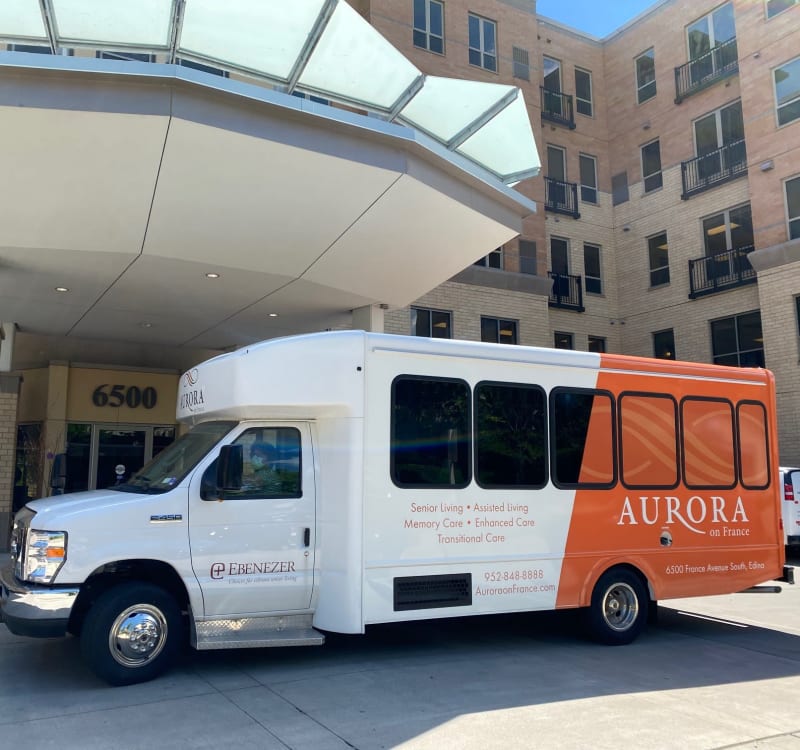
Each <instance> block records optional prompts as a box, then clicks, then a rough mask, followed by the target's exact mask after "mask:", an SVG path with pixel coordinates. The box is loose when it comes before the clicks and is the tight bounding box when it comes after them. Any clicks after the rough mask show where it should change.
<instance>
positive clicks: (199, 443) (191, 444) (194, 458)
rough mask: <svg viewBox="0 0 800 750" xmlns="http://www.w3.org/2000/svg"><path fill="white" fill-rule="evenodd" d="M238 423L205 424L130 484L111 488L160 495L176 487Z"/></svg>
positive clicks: (185, 436)
mask: <svg viewBox="0 0 800 750" xmlns="http://www.w3.org/2000/svg"><path fill="white" fill-rule="evenodd" d="M235 425H236V422H204V423H203V424H199V425H197V426H196V427H194V428H193V429H192V430H190V431H189V432H187V433H186V434H185V435H181V437H179V438H178V439H177V440H176V441H175V442H174V443H172V445H169V446H167V447H166V448H165V449H164V450H163V451H161V453H159V454H158V455H157V456H155V457H154V458H153V460H152V461H150V462H149V463H148V464H145V466H143V467H142V468H141V469H140V470H139V471H137V472H136V473H135V474H134V475H133V476H132V477H131V478H130V480H128V481H127V482H125V483H124V484H118V485H116V486H115V487H110V488H109V489H113V490H117V491H119V492H140V493H144V494H148V495H158V494H161V493H162V492H168V491H169V490H171V489H172V488H173V487H175V486H176V485H177V484H178V483H179V482H180V481H181V480H182V479H183V478H184V477H185V476H186V475H187V474H188V473H189V472H190V471H191V470H192V469H193V468H194V467H195V466H197V463H198V462H199V461H200V459H202V458H203V456H205V455H207V454H208V452H209V451H210V450H211V448H212V447H213V446H214V445H216V444H217V443H218V442H219V441H220V440H222V438H223V437H225V435H227V434H228V433H229V432H230V431H231V430H232V429H233V427H234V426H235Z"/></svg>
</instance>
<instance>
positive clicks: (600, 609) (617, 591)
mask: <svg viewBox="0 0 800 750" xmlns="http://www.w3.org/2000/svg"><path fill="white" fill-rule="evenodd" d="M648 604H649V602H648V597H647V591H646V589H645V586H644V584H643V583H642V580H641V579H640V578H639V576H638V575H636V573H634V572H633V571H631V570H627V569H625V568H612V569H611V570H608V571H606V572H605V573H603V575H602V576H600V580H599V581H598V582H597V585H596V586H595V587H594V591H593V592H592V603H591V604H590V605H589V608H588V610H587V612H586V624H587V628H588V631H589V635H590V636H591V637H592V638H593V639H594V640H596V641H598V642H600V643H605V644H608V645H610V646H622V645H625V644H626V643H631V642H632V641H634V640H636V638H637V637H638V636H639V634H640V633H641V632H642V629H643V628H644V626H645V623H646V622H647V610H648Z"/></svg>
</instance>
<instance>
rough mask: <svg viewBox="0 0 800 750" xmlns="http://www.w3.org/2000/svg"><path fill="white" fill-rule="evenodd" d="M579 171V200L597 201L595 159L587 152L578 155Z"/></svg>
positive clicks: (586, 201) (585, 201)
mask: <svg viewBox="0 0 800 750" xmlns="http://www.w3.org/2000/svg"><path fill="white" fill-rule="evenodd" d="M579 161H580V171H581V200H582V201H583V202H584V203H597V159H595V158H594V156H589V155H588V154H581V155H580V156H579Z"/></svg>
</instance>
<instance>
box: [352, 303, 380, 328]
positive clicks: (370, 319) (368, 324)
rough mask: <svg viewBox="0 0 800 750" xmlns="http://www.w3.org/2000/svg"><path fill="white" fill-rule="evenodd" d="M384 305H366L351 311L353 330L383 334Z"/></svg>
mask: <svg viewBox="0 0 800 750" xmlns="http://www.w3.org/2000/svg"><path fill="white" fill-rule="evenodd" d="M385 309H386V305H367V306H366V307H357V308H356V309H355V310H353V330H356V331H359V330H361V331H372V332H373V333H383V312H384V310H385Z"/></svg>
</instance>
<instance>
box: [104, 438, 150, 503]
mask: <svg viewBox="0 0 800 750" xmlns="http://www.w3.org/2000/svg"><path fill="white" fill-rule="evenodd" d="M146 437H147V433H146V431H145V430H142V429H124V428H122V429H120V428H119V427H113V428H110V429H109V428H104V427H101V428H100V429H98V430H97V462H96V466H95V472H94V474H95V488H96V489H98V490H102V489H105V488H106V487H113V486H114V485H115V484H122V482H124V481H125V480H126V479H129V478H130V477H131V474H132V473H133V472H135V471H138V470H139V469H141V468H142V466H144V463H145V441H146Z"/></svg>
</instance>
